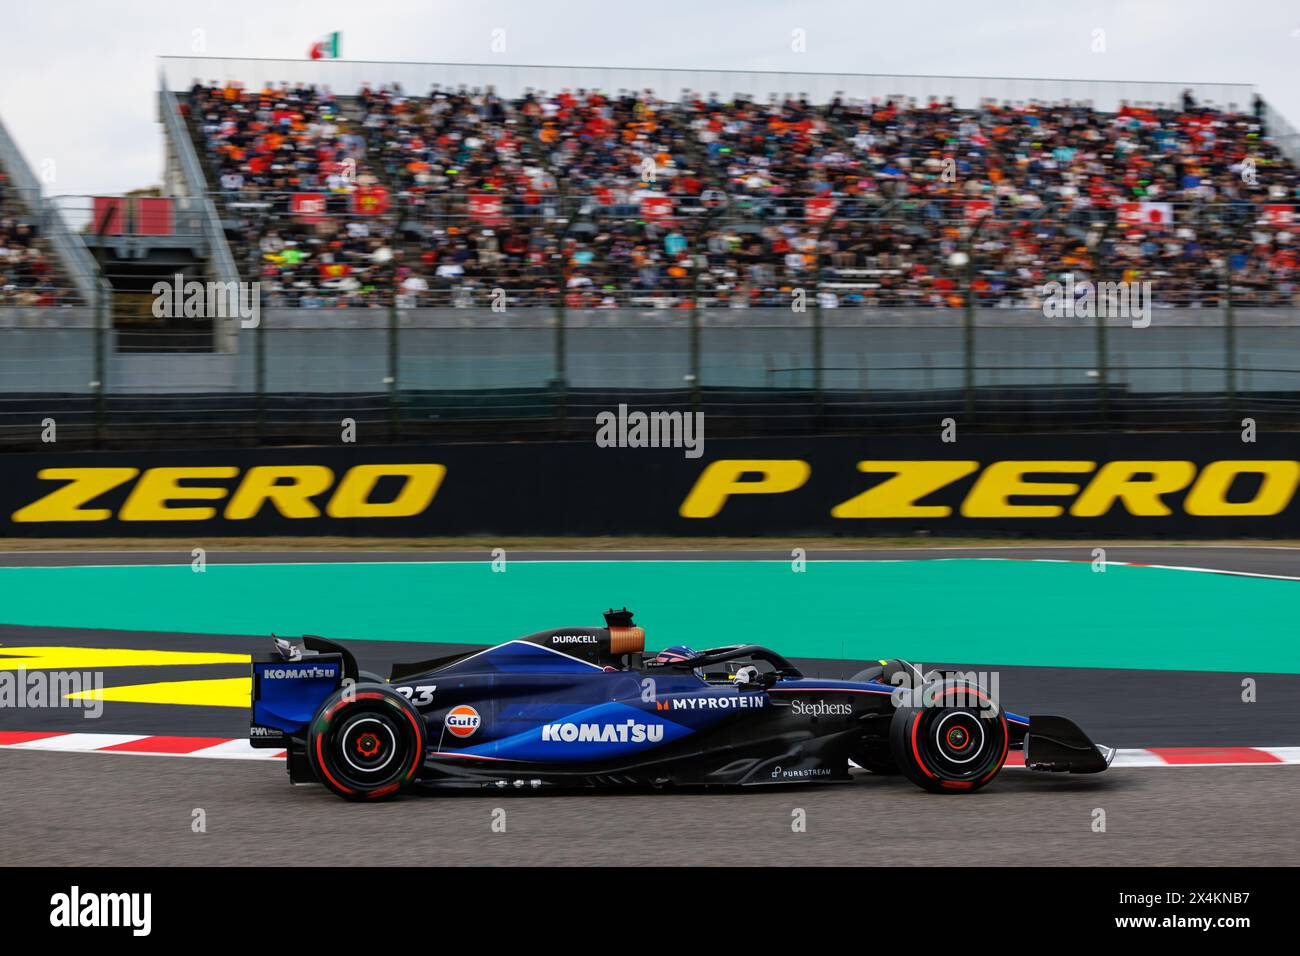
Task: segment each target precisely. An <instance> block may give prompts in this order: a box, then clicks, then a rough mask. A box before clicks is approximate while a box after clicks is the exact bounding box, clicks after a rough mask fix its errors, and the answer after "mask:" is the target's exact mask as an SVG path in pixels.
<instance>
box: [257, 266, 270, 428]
mask: <svg viewBox="0 0 1300 956" xmlns="http://www.w3.org/2000/svg"><path fill="white" fill-rule="evenodd" d="M257 296H258V299H259V300H260V299H261V298H262V291H261V289H260V288H259V289H258V292H257ZM262 305H263V303H261V302H260V301H259V303H258V314H259V316H260V318H261V321H259V322H258V323H257V328H256V329H254V330H253V392H254V396H255V397H254V401H255V403H256V413H257V417H256V424H257V432H256V443H257V444H258V445H260V444H262V441H263V439H264V437H265V436H264V429H265V426H266V326H267V324H268V323H269V322H270V321H271V318H270V315H269V314H268V313H267V311H266V309H265V308H262Z"/></svg>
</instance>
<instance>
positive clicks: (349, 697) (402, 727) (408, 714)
mask: <svg viewBox="0 0 1300 956" xmlns="http://www.w3.org/2000/svg"><path fill="white" fill-rule="evenodd" d="M423 756H424V719H423V718H422V717H421V716H420V712H419V711H417V710H416V709H415V708H414V707H413V706H412V705H411V703H410V702H409V701H407V699H406V698H405V697H403V696H402V695H401V694H398V693H397V692H395V691H393V690H391V689H390V688H388V687H386V686H384V685H381V684H357V685H356V686H355V687H353V688H340V689H339V690H338V691H336V692H335V693H334V694H333V696H331V697H330V698H329V699H328V700H327V701H325V703H324V704H323V705H322V706H321V708H320V710H319V711H317V712H316V717H315V718H314V719H313V720H312V723H311V727H310V729H309V730H308V732H307V757H308V760H309V761H310V763H311V768H312V770H313V771H314V772H315V774H316V777H317V779H318V780H320V782H321V783H323V784H324V785H325V786H326V787H328V788H329V789H330V790H332V791H334V793H336V794H338V795H339V796H340V797H343V798H344V799H346V800H383V799H387V798H389V797H392V796H394V795H396V794H397V793H398V792H399V791H400V790H401V789H402V788H403V787H405V786H406V785H407V784H409V783H410V782H411V781H412V780H413V779H415V772H416V771H417V770H418V769H419V767H420V762H421V759H422V758H423Z"/></svg>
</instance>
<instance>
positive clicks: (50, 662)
mask: <svg viewBox="0 0 1300 956" xmlns="http://www.w3.org/2000/svg"><path fill="white" fill-rule="evenodd" d="M251 660H252V658H251V657H250V656H249V655H248V654H220V653H215V652H209V651H151V650H129V649H127V648H120V647H5V646H3V645H0V670H7V671H15V670H18V669H20V668H22V669H24V670H29V671H31V670H44V669H48V670H97V669H99V668H101V667H162V666H167V665H180V664H247V663H249V661H251Z"/></svg>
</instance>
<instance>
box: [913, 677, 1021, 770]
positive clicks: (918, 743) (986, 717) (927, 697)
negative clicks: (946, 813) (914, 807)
mask: <svg viewBox="0 0 1300 956" xmlns="http://www.w3.org/2000/svg"><path fill="white" fill-rule="evenodd" d="M919 697H920V700H919V704H909V705H907V706H904V707H899V708H897V709H896V710H895V711H894V717H893V721H892V723H891V724H890V727H889V744H890V751H891V752H892V753H893V756H894V760H895V761H896V762H897V764H898V767H899V769H900V770H901V771H902V772H903V775H904V776H906V777H907V778H908V779H909V780H911V781H912V782H913V783H914V784H916V785H917V786H918V787H920V788H922V789H923V790H928V791H930V792H931V793H974V792H975V791H976V790H979V789H980V788H981V787H983V786H985V785H986V784H987V783H988V782H989V781H990V780H992V779H993V778H994V777H995V776H997V774H998V771H1000V770H1001V769H1002V765H1003V764H1004V763H1005V762H1006V759H1007V743H1008V734H1007V719H1006V716H1005V715H1004V714H1003V713H1002V709H1001V708H1000V707H998V705H997V702H996V701H995V700H994V699H993V697H992V695H991V694H989V693H988V692H987V691H985V690H983V689H981V688H979V687H976V686H975V685H973V684H970V683H967V682H965V681H959V680H952V679H948V680H943V681H936V682H935V683H932V684H928V685H926V687H924V688H923V689H922V691H921V694H920V695H919Z"/></svg>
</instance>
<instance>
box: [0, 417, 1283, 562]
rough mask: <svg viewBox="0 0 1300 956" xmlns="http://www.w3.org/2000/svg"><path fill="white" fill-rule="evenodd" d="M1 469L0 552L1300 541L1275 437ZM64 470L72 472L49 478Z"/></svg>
mask: <svg viewBox="0 0 1300 956" xmlns="http://www.w3.org/2000/svg"><path fill="white" fill-rule="evenodd" d="M700 450H701V452H702V453H701V454H700V455H699V457H688V454H687V449H684V448H667V447H658V448H650V447H617V448H608V447H599V446H598V445H597V444H596V442H595V435H594V431H593V436H592V440H589V441H582V442H549V443H548V442H533V443H514V444H487V443H480V444H445V445H437V446H419V445H410V446H382V445H373V446H365V445H359V446H338V445H336V446H330V447H297V448H277V449H241V450H236V449H230V450H223V451H208V450H204V451H201V452H193V451H189V452H89V453H84V454H70V453H63V454H59V453H50V454H10V455H5V456H0V497H2V499H3V502H2V504H3V507H2V509H0V537H4V536H24V537H51V536H53V537H131V536H165V537H178V538H183V539H186V540H190V541H194V540H204V539H207V538H211V537H216V536H274V535H363V536H402V537H420V536H434V535H462V534H476V535H494V536H509V535H520V536H522V535H632V534H641V535H738V536H764V535H768V536H772V535H779V536H781V537H782V538H784V542H785V543H784V544H783V545H782V547H784V548H787V549H788V548H789V547H791V546H794V545H797V544H798V540H799V536H811V535H816V536H821V537H827V536H835V535H846V536H849V535H853V536H856V535H912V534H946V535H964V534H981V535H989V534H995V535H1008V536H1018V537H1025V538H1033V537H1070V536H1078V537H1081V538H1086V539H1090V540H1097V539H1098V538H1102V537H1142V538H1161V537H1170V538H1195V539H1211V538H1222V537H1258V538H1298V537H1300V501H1298V500H1297V491H1298V490H1300V460H1297V459H1298V458H1300V441H1298V440H1297V438H1296V436H1295V435H1294V434H1281V435H1278V434H1264V435H1260V436H1259V437H1258V440H1257V441H1255V442H1253V443H1250V442H1243V441H1242V439H1241V436H1240V435H1239V434H1236V433H1232V434H1218V435H1215V434H1208V433H1203V434H1195V433H1178V434H1174V433H1159V434H1141V435H1136V434H1111V435H1087V434H1074V435H1064V434H1057V435H1052V436H1046V437H1044V436H1028V435H981V434H970V435H966V436H962V435H960V434H959V435H958V440H957V441H956V442H955V443H948V442H944V441H942V440H941V438H940V435H939V432H938V429H936V432H935V434H934V435H933V436H932V437H925V438H920V437H864V438H808V439H718V440H713V441H710V440H709V439H708V437H707V427H706V434H705V440H704V443H703V446H702V448H701V449H700ZM50 469H59V470H60V471H59V472H58V475H57V477H54V476H53V475H52V474H51V472H50V471H49V470H50Z"/></svg>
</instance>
